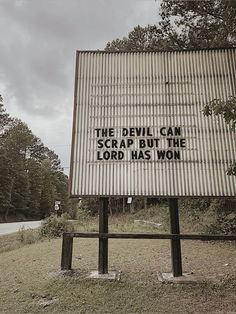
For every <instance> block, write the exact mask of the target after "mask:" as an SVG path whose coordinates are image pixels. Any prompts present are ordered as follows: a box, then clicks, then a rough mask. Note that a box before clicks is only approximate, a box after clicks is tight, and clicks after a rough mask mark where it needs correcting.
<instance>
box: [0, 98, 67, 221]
mask: <svg viewBox="0 0 236 314" xmlns="http://www.w3.org/2000/svg"><path fill="white" fill-rule="evenodd" d="M0 123H1V124H0V219H1V220H7V218H8V215H12V216H20V215H22V214H23V215H24V216H26V217H30V218H44V217H46V216H49V215H50V213H51V212H52V211H53V210H54V201H55V200H60V201H61V211H63V212H65V211H67V210H68V187H67V186H68V179H67V177H66V175H64V174H63V172H62V169H61V165H60V160H59V158H58V156H57V155H56V154H55V153H54V152H53V151H51V150H50V149H49V148H47V147H45V146H44V145H43V143H42V142H41V140H40V139H39V138H38V137H36V136H35V135H34V134H33V133H32V131H31V130H30V129H29V127H28V126H27V124H25V123H23V122H22V121H20V120H18V119H12V118H10V117H9V115H8V114H7V113H6V112H5V109H4V108H3V103H2V98H1V97H0Z"/></svg>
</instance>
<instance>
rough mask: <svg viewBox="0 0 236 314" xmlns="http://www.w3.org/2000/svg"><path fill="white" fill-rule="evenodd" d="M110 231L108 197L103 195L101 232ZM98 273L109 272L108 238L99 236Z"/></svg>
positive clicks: (100, 218)
mask: <svg viewBox="0 0 236 314" xmlns="http://www.w3.org/2000/svg"><path fill="white" fill-rule="evenodd" d="M101 233H108V197H101V199H100V209H99V234H101ZM98 273H99V274H107V273H108V239H103V238H101V237H99V252H98Z"/></svg>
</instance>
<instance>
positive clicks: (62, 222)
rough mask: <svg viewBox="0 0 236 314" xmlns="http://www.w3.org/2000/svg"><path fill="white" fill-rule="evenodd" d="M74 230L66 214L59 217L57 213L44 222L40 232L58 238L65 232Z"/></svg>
mask: <svg viewBox="0 0 236 314" xmlns="http://www.w3.org/2000/svg"><path fill="white" fill-rule="evenodd" d="M73 230H74V227H73V224H72V222H71V221H68V220H67V219H66V217H65V216H63V215H62V216H61V217H57V216H56V215H51V216H50V217H48V218H46V219H45V220H44V221H43V222H42V225H41V228H40V234H41V235H42V236H43V237H47V238H57V237H60V236H61V235H62V234H63V232H72V231H73Z"/></svg>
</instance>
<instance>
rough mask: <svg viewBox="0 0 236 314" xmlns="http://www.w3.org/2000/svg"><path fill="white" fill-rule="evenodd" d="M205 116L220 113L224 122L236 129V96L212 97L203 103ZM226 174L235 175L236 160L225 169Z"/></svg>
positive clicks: (233, 129)
mask: <svg viewBox="0 0 236 314" xmlns="http://www.w3.org/2000/svg"><path fill="white" fill-rule="evenodd" d="M203 114H204V115H205V116H211V115H213V114H214V115H216V116H218V115H222V116H223V118H224V120H225V122H226V123H227V124H229V125H230V127H231V130H232V131H233V132H235V131H236V97H235V96H231V97H228V99H227V100H225V101H224V100H221V99H214V100H212V101H210V102H209V103H208V104H206V105H205V107H204V109H203ZM227 174H228V175H234V176H236V161H235V162H234V163H232V164H231V165H230V167H229V169H228V170H227Z"/></svg>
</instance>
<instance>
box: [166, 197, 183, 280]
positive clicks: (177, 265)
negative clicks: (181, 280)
mask: <svg viewBox="0 0 236 314" xmlns="http://www.w3.org/2000/svg"><path fill="white" fill-rule="evenodd" d="M168 202H169V211H170V232H171V233H172V234H180V230H179V229H180V228H179V208H178V199H177V198H169V200H168ZM171 262H172V272H173V276H174V277H179V276H182V275H183V274H182V258H181V244H180V239H171Z"/></svg>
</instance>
